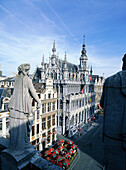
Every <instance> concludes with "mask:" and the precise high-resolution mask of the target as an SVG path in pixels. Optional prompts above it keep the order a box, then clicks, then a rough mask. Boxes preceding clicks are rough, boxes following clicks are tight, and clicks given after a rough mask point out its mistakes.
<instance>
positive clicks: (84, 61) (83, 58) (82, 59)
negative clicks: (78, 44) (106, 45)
mask: <svg viewBox="0 0 126 170" xmlns="http://www.w3.org/2000/svg"><path fill="white" fill-rule="evenodd" d="M85 47H86V45H85V36H84V40H83V45H82V51H81V57H80V67H81V68H84V69H87V61H88V57H87V54H86V49H85Z"/></svg>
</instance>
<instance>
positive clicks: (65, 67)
mask: <svg viewBox="0 0 126 170" xmlns="http://www.w3.org/2000/svg"><path fill="white" fill-rule="evenodd" d="M63 79H64V80H68V67H67V57H66V53H65V56H64V65H63Z"/></svg>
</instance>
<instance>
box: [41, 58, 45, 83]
mask: <svg viewBox="0 0 126 170" xmlns="http://www.w3.org/2000/svg"><path fill="white" fill-rule="evenodd" d="M41 65H42V69H41V80H43V81H44V79H45V62H44V55H43V57H42V62H41Z"/></svg>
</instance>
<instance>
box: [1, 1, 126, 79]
mask: <svg viewBox="0 0 126 170" xmlns="http://www.w3.org/2000/svg"><path fill="white" fill-rule="evenodd" d="M125 7H126V0H67V1H66V0H64V1H63V0H18V1H17V0H0V64H1V69H2V71H3V73H4V74H5V75H8V76H9V75H12V74H13V72H17V67H18V66H19V65H20V64H21V63H25V62H28V63H30V64H31V73H33V71H34V69H35V67H36V65H38V66H40V64H41V60H42V56H43V54H44V56H45V61H47V62H48V58H49V55H50V54H51V50H52V44H53V41H54V40H55V42H56V49H57V53H58V55H59V58H62V59H64V53H65V51H66V53H67V60H68V61H69V62H72V63H76V64H79V57H80V52H81V49H82V43H83V35H84V34H85V36H86V40H85V42H86V50H87V55H88V65H89V66H91V65H92V67H93V71H94V72H93V73H94V74H99V75H102V74H103V73H105V77H107V76H110V75H112V74H114V73H116V72H117V71H119V70H121V64H122V57H123V55H124V53H126V12H125Z"/></svg>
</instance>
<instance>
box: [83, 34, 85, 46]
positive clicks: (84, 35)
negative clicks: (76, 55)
mask: <svg viewBox="0 0 126 170" xmlns="http://www.w3.org/2000/svg"><path fill="white" fill-rule="evenodd" d="M83 44H85V35H84V36H83Z"/></svg>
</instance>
